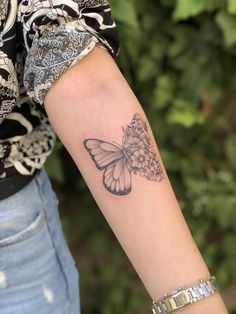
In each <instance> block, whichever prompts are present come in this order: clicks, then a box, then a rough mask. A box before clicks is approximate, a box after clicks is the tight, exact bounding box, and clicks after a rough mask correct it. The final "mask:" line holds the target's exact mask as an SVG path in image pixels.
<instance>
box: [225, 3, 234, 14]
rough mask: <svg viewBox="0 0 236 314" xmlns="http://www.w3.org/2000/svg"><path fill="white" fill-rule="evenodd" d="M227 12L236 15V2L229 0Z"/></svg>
mask: <svg viewBox="0 0 236 314" xmlns="http://www.w3.org/2000/svg"><path fill="white" fill-rule="evenodd" d="M227 12H228V13H230V14H236V1H235V0H228V2H227Z"/></svg>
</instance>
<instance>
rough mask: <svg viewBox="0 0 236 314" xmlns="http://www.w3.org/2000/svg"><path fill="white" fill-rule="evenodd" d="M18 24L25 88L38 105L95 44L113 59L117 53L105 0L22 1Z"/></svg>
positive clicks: (111, 22) (116, 35) (112, 20)
mask: <svg viewBox="0 0 236 314" xmlns="http://www.w3.org/2000/svg"><path fill="white" fill-rule="evenodd" d="M17 21H18V23H19V24H20V26H21V28H22V34H23V41H24V45H25V48H26V50H27V57H26V60H25V67H24V86H25V88H26V91H27V94H28V95H29V96H30V97H31V98H32V100H33V101H35V102H37V103H39V104H40V105H41V106H44V104H43V102H44V97H45V95H46V93H47V91H48V90H49V88H50V87H51V85H52V83H53V82H54V81H55V80H56V79H57V78H59V77H60V75H61V74H62V73H63V72H64V71H65V70H66V69H68V68H69V67H71V66H72V65H73V64H75V63H76V62H77V61H78V60H80V59H82V58H83V57H84V56H86V55H87V54H88V53H89V52H91V51H92V50H93V48H94V47H95V45H96V44H98V45H99V46H101V47H102V48H104V49H106V50H108V52H109V53H110V54H111V56H112V57H113V58H114V59H116V58H117V56H118V53H119V36H118V32H117V28H116V24H115V21H114V19H113V18H112V14H111V8H110V5H109V2H108V0H64V1H60V0H22V1H20V4H19V6H18V15H17Z"/></svg>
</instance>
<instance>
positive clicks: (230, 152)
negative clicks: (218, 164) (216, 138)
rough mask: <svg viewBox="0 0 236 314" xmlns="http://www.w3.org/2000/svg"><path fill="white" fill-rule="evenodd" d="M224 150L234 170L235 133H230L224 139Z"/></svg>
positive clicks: (235, 167)
mask: <svg viewBox="0 0 236 314" xmlns="http://www.w3.org/2000/svg"><path fill="white" fill-rule="evenodd" d="M225 151H226V155H227V157H228V160H229V162H230V164H231V166H232V167H233V168H234V169H235V170H236V134H232V135H230V136H229V137H228V139H227V140H226V143H225Z"/></svg>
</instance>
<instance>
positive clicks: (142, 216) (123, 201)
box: [45, 47, 227, 314]
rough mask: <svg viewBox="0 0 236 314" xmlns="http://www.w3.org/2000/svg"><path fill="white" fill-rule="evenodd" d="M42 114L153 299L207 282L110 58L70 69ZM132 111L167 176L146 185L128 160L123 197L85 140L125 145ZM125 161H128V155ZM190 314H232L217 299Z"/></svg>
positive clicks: (96, 54) (102, 54)
mask: <svg viewBox="0 0 236 314" xmlns="http://www.w3.org/2000/svg"><path fill="white" fill-rule="evenodd" d="M45 108H46V110H47V113H48V116H49V119H50V121H51V123H52V125H53V127H54V129H55V131H56V133H57V135H58V137H59V138H60V139H61V141H62V143H63V144H64V145H65V147H66V148H67V150H68V152H69V153H70V154H71V156H72V158H73V160H74V161H75V163H76V165H77V166H78V168H79V170H80V171H81V173H82V175H83V177H84V179H85V181H86V183H87V184H88V186H89V189H90V191H91V192H92V194H93V196H94V198H95V200H96V202H97V204H98V206H99V208H100V209H101V211H102V213H103V214H104V217H105V218H106V220H107V222H108V223H109V225H110V226H111V228H112V230H113V231H114V233H115V235H116V237H117V238H118V240H119V242H120V243H121V245H122V247H123V248H124V250H125V252H126V254H127V256H128V257H129V259H130V261H131V262H132V264H133V266H134V268H135V269H136V271H137V273H138V275H139V276H140V278H141V280H142V282H143V284H144V285H145V287H146V289H147V291H148V292H149V294H150V296H151V298H152V299H153V300H157V299H159V298H160V297H162V296H163V295H164V293H166V292H167V293H168V292H170V291H172V290H175V289H177V288H178V287H181V286H186V285H190V284H192V283H193V282H195V281H196V280H198V279H200V278H205V277H207V276H208V275H209V271H208V269H207V267H206V265H205V263H204V261H203V259H202V257H201V255H200V253H199V251H198V249H197V247H196V245H195V243H194V241H193V238H192V236H191V233H190V231H189V229H188V227H187V225H186V222H185V220H184V218H183V215H182V212H181V209H180V208H179V205H178V202H177V200H176V198H175V195H174V192H173V190H172V188H171V185H170V182H169V180H168V177H167V174H166V172H165V169H164V166H163V164H162V162H161V160H160V155H159V152H158V148H157V146H156V143H155V139H154V137H153V134H152V131H151V128H150V125H149V124H148V121H147V118H146V116H145V113H144V112H143V110H142V107H141V106H140V104H139V102H138V100H137V98H136V97H135V95H134V94H133V92H132V90H131V89H130V88H129V85H128V84H127V82H126V80H125V79H124V78H123V76H122V74H121V72H120V71H119V70H118V68H117V66H116V64H115V63H114V61H113V60H112V58H111V57H110V56H109V54H108V52H106V51H104V50H102V49H101V48H99V47H95V49H94V51H93V52H91V53H90V54H89V55H88V56H86V58H84V59H82V60H81V61H79V62H78V63H77V64H76V65H74V66H73V67H71V68H70V69H68V70H67V71H66V72H65V73H64V74H63V75H62V77H61V78H60V79H59V80H58V81H56V82H55V83H54V85H53V86H52V88H51V89H50V90H49V92H48V93H47V95H46V98H45ZM135 113H139V114H140V115H141V117H142V119H143V121H146V123H147V133H148V134H149V136H150V138H151V144H152V146H153V149H154V150H155V152H156V154H157V155H156V156H157V161H159V162H160V166H161V169H162V171H163V172H162V173H161V175H160V176H159V177H158V178H157V180H156V181H155V180H148V179H147V178H146V177H145V176H141V175H140V174H139V172H137V173H136V174H135V173H134V172H132V164H130V161H129V162H128V161H127V167H128V166H129V167H128V168H127V169H128V170H127V171H128V172H129V174H130V177H131V182H128V185H130V186H129V187H127V188H123V190H124V191H125V192H124V193H123V194H124V195H121V194H122V193H119V191H120V190H119V191H118V192H117V195H116V194H114V193H111V192H110V191H109V190H108V189H107V188H105V186H104V184H103V173H104V171H105V170H106V169H102V170H98V168H97V167H96V164H95V162H94V160H92V158H91V155H90V154H89V150H88V149H87V150H86V145H85V142H84V140H86V139H91V138H93V139H94V138H95V139H100V140H103V141H106V142H109V143H113V142H114V141H115V142H116V143H118V144H119V145H120V147H122V137H123V135H124V130H123V129H122V126H123V127H124V128H125V127H126V126H127V125H128V124H129V123H130V122H131V120H132V118H133V116H134V114H135ZM124 158H126V159H127V158H128V157H127V155H126V154H125V155H124ZM130 160H131V162H132V159H130ZM134 165H135V164H134V163H133V166H134ZM185 311H186V313H199V312H201V313H208V314H209V313H214V314H217V313H222V314H223V313H227V311H226V309H225V307H224V304H223V302H222V299H221V297H220V295H219V294H216V295H214V296H211V297H209V298H207V299H205V300H204V301H203V302H197V303H195V304H194V305H192V306H189V307H186V309H185Z"/></svg>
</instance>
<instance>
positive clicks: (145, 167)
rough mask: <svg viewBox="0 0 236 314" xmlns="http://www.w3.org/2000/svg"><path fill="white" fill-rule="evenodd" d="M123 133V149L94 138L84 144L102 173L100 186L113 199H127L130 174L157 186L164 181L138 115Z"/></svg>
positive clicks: (158, 162) (144, 123)
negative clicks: (113, 196) (118, 196)
mask: <svg viewBox="0 0 236 314" xmlns="http://www.w3.org/2000/svg"><path fill="white" fill-rule="evenodd" d="M122 130H123V139H122V145H119V144H117V143H116V142H114V141H113V143H109V142H106V141H102V140H99V139H95V138H89V139H85V140H84V142H83V143H84V146H85V148H86V150H87V152H88V153H89V154H90V156H91V158H92V160H93V161H94V163H95V165H96V167H97V168H98V169H99V170H104V172H103V185H104V186H105V188H106V189H107V190H108V191H109V192H111V193H112V194H115V195H126V194H128V193H129V192H130V191H131V185H132V181H131V173H134V174H137V173H139V174H140V175H141V176H143V177H145V178H146V179H148V180H150V181H156V182H159V181H161V180H162V178H163V170H162V168H161V165H160V160H159V159H158V158H157V153H156V151H155V149H154V147H153V145H152V144H151V138H150V136H149V134H148V129H147V125H146V122H145V121H144V120H143V119H142V117H141V115H140V114H139V113H135V114H134V116H133V119H132V121H131V122H130V124H128V125H127V127H126V128H124V127H122Z"/></svg>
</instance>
